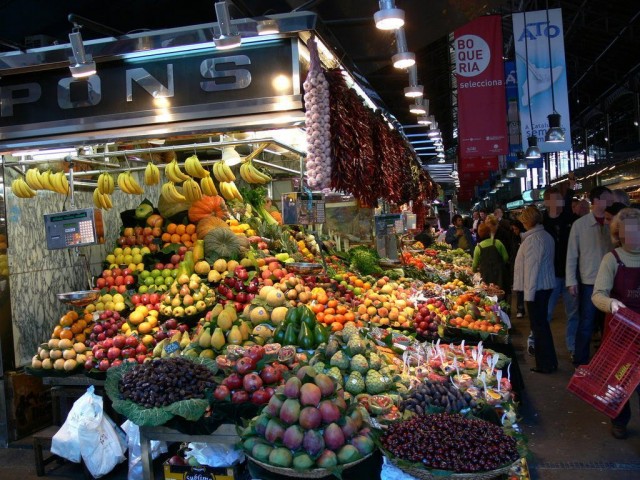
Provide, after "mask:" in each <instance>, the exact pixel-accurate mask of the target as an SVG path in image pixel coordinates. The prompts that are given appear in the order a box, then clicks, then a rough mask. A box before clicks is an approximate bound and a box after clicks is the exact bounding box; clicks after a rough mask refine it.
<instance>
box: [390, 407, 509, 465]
mask: <svg viewBox="0 0 640 480" xmlns="http://www.w3.org/2000/svg"><path fill="white" fill-rule="evenodd" d="M382 445H383V446H384V448H385V449H387V450H388V451H389V452H391V453H392V454H393V455H394V456H395V457H397V458H400V459H403V460H408V461H411V462H420V463H422V464H423V465H424V466H425V467H427V468H437V469H440V470H449V471H453V472H456V473H474V472H483V471H488V470H495V469H497V468H499V467H502V466H503V465H506V464H509V463H513V462H515V461H516V460H517V459H518V458H519V456H520V455H519V453H518V450H517V448H516V439H515V438H513V437H510V436H508V435H507V434H506V433H504V431H503V430H502V428H500V427H499V426H497V425H494V424H492V423H489V422H485V421H484V420H479V419H469V418H465V417H463V416H462V415H460V414H449V413H438V414H433V415H416V416H414V417H412V418H411V419H409V420H406V421H404V422H399V423H395V424H392V425H391V426H389V429H388V430H387V432H386V434H385V435H384V436H383V437H382Z"/></svg>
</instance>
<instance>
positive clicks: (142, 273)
mask: <svg viewBox="0 0 640 480" xmlns="http://www.w3.org/2000/svg"><path fill="white" fill-rule="evenodd" d="M149 275H151V272H149V270H143V271H141V272H140V274H139V275H138V278H141V279H142V280H144V279H145V278H147V277H148V276H149Z"/></svg>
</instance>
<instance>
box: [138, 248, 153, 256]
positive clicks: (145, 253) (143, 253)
mask: <svg viewBox="0 0 640 480" xmlns="http://www.w3.org/2000/svg"><path fill="white" fill-rule="evenodd" d="M140 253H141V254H142V255H148V254H149V253H151V250H149V247H142V248H141V249H140Z"/></svg>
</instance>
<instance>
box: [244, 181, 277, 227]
mask: <svg viewBox="0 0 640 480" xmlns="http://www.w3.org/2000/svg"><path fill="white" fill-rule="evenodd" d="M240 194H241V195H242V198H244V200H245V202H248V203H249V204H250V205H251V206H252V207H253V209H254V210H255V211H256V213H257V214H258V216H260V218H261V219H262V221H263V222H265V223H268V224H272V225H274V224H275V225H278V221H277V220H276V219H275V218H273V217H272V216H271V214H270V213H269V212H267V209H266V208H265V207H264V202H265V201H266V199H267V196H268V192H267V189H266V188H265V187H263V186H257V187H252V188H242V189H240Z"/></svg>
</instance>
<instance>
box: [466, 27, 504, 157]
mask: <svg viewBox="0 0 640 480" xmlns="http://www.w3.org/2000/svg"><path fill="white" fill-rule="evenodd" d="M454 48H455V54H456V80H457V83H458V130H459V139H460V155H461V156H462V158H466V157H478V156H482V155H504V154H506V153H508V149H509V145H508V137H507V114H506V112H507V108H506V101H505V90H504V66H503V63H502V48H503V47H502V19H501V17H500V16H499V15H489V16H486V17H480V18H477V19H476V20H474V21H472V22H470V23H468V24H466V25H465V26H463V27H461V28H459V29H457V30H456V31H455V32H454Z"/></svg>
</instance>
